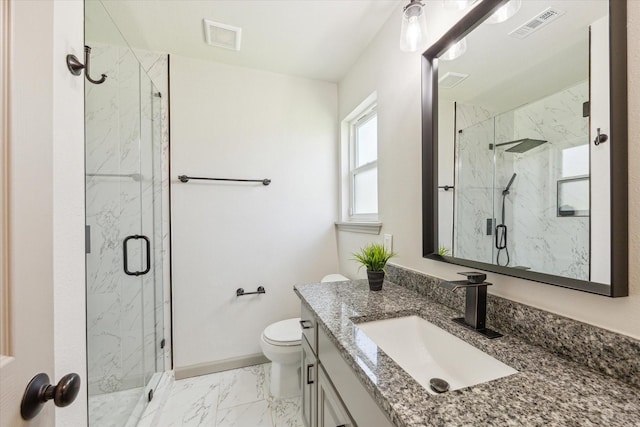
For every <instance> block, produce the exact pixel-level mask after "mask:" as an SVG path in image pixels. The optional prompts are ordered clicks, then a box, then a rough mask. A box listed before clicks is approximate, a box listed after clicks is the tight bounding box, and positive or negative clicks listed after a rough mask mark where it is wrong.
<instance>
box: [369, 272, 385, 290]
mask: <svg viewBox="0 0 640 427" xmlns="http://www.w3.org/2000/svg"><path fill="white" fill-rule="evenodd" d="M367 278H368V279H369V290H370V291H381V290H382V282H384V271H370V270H367Z"/></svg>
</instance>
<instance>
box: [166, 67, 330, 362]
mask: <svg viewBox="0 0 640 427" xmlns="http://www.w3.org/2000/svg"><path fill="white" fill-rule="evenodd" d="M170 76H171V161H172V164H171V173H172V176H171V180H172V183H171V192H172V193H171V197H172V202H171V203H172V252H173V256H172V257H173V260H172V262H173V282H172V286H173V307H174V318H173V321H174V325H173V326H174V340H175V341H174V352H175V353H174V355H175V358H174V364H175V367H176V368H182V367H187V366H192V365H195V364H207V363H211V362H217V361H221V360H225V359H229V358H235V357H243V356H247V355H252V354H257V353H261V350H260V347H259V339H260V334H261V332H262V330H263V329H264V327H265V326H267V325H268V324H269V323H271V322H274V321H276V320H281V319H285V318H289V317H299V315H300V314H299V313H300V306H299V301H298V298H297V297H296V296H295V294H294V292H293V290H292V288H293V285H295V284H296V283H304V282H314V281H316V282H317V281H319V280H320V278H321V277H322V276H323V275H324V274H327V273H330V272H334V271H336V270H337V266H338V264H337V257H336V241H335V231H334V225H333V223H334V221H335V214H336V212H337V175H338V171H337V167H336V164H337V161H336V159H337V134H338V125H337V87H336V85H335V84H333V83H325V82H320V81H313V80H305V79H301V78H294V77H288V76H285V75H279V74H274V73H269V72H264V71H257V70H252V69H247V68H242V67H236V66H229V65H224V64H220V63H215V62H211V61H203V60H195V59H188V58H184V57H179V56H171V72H170ZM182 174H187V175H191V176H204V177H221V178H244V179H254V178H255V179H263V178H270V179H272V180H273V181H272V183H271V185H269V186H263V185H262V184H260V183H257V184H252V183H240V184H237V183H231V184H225V183H215V182H203V181H191V182H189V183H187V184H184V183H180V182H179V181H178V180H177V176H178V175H182ZM259 285H262V286H264V287H265V288H266V291H267V293H266V294H265V295H257V296H244V297H239V298H237V297H236V294H235V293H236V289H237V288H240V287H241V288H244V289H245V291H247V292H249V291H255V290H256V288H257V287H258V286H259Z"/></svg>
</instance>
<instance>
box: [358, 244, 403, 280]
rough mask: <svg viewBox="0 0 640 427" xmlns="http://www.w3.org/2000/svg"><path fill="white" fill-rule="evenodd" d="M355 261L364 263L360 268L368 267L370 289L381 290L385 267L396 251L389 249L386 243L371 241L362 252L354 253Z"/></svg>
mask: <svg viewBox="0 0 640 427" xmlns="http://www.w3.org/2000/svg"><path fill="white" fill-rule="evenodd" d="M353 256H354V261H357V262H359V263H360V264H362V265H361V266H360V268H362V267H366V268H367V278H368V279H369V290H371V291H379V290H381V289H382V283H383V281H384V273H385V269H384V267H385V266H386V265H387V261H389V259H390V258H391V257H394V256H396V254H395V253H393V252H389V251H387V249H386V248H385V247H384V245H381V244H379V243H371V244H369V245H367V246H365V247H364V248H361V249H360V252H356V253H354V254H353Z"/></svg>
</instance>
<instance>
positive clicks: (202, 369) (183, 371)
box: [174, 353, 269, 380]
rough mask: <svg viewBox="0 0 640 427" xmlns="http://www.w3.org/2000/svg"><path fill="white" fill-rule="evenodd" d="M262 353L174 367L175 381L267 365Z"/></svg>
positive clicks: (267, 360)
mask: <svg viewBox="0 0 640 427" xmlns="http://www.w3.org/2000/svg"><path fill="white" fill-rule="evenodd" d="M268 362H269V359H267V358H266V357H265V356H264V354H262V353H255V354H248V355H246V356H240V357H232V358H229V359H223V360H218V361H215V362H207V363H198V364H196V365H190V366H183V367H179V368H178V367H176V368H175V370H174V371H175V376H176V380H181V379H183V378H190V377H197V376H200V375H207V374H213V373H215V372H221V371H228V370H229V369H238V368H244V367H246V366H253V365H260V364H262V363H268Z"/></svg>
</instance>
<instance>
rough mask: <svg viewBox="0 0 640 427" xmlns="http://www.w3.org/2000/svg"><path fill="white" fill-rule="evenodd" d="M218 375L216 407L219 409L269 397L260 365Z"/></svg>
mask: <svg viewBox="0 0 640 427" xmlns="http://www.w3.org/2000/svg"><path fill="white" fill-rule="evenodd" d="M220 374H221V376H220V400H219V402H218V407H219V408H221V409H223V408H230V407H233V406H238V405H243V404H245V403H251V402H256V401H258V400H264V399H266V398H267V397H268V396H269V393H268V384H267V383H266V382H265V373H264V368H263V366H262V365H256V366H249V367H246V368H241V369H232V370H230V371H224V372H221V373H220Z"/></svg>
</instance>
